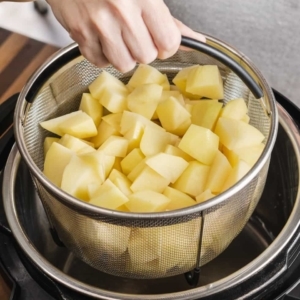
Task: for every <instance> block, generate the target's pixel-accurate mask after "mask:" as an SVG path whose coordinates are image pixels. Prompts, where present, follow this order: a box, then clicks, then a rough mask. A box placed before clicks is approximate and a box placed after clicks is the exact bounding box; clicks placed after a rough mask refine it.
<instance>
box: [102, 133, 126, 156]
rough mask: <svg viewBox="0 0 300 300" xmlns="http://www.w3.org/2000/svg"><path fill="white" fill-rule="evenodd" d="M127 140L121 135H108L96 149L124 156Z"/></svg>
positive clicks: (108, 153)
mask: <svg viewBox="0 0 300 300" xmlns="http://www.w3.org/2000/svg"><path fill="white" fill-rule="evenodd" d="M127 148H128V140H127V139H126V138H124V137H121V136H114V135H112V136H110V137H109V138H108V139H107V140H106V141H105V142H104V143H103V144H102V145H101V146H100V147H99V149H98V151H102V152H104V153H105V154H107V155H112V156H117V157H125V156H126V154H127Z"/></svg>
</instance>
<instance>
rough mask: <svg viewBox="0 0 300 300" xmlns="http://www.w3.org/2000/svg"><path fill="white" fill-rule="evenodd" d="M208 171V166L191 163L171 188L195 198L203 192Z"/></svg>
mask: <svg viewBox="0 0 300 300" xmlns="http://www.w3.org/2000/svg"><path fill="white" fill-rule="evenodd" d="M209 170H210V167H209V166H206V165H204V164H201V163H199V162H197V161H191V162H189V165H188V167H187V168H186V169H185V170H184V171H183V173H182V174H181V176H180V177H179V178H178V179H177V181H176V182H175V183H174V184H172V185H171V186H172V187H173V188H175V189H177V190H179V191H181V192H183V193H186V194H188V195H190V196H193V197H196V196H197V195H199V194H200V193H202V192H203V191H204V188H205V184H206V181H207V177H208V174H209Z"/></svg>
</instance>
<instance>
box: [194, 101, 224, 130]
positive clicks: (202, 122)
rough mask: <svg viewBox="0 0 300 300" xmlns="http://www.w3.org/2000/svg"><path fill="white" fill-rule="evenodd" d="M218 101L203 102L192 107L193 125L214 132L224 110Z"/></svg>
mask: <svg viewBox="0 0 300 300" xmlns="http://www.w3.org/2000/svg"><path fill="white" fill-rule="evenodd" d="M222 105H223V104H222V103H220V102H218V100H201V101H198V103H195V104H194V105H192V118H191V120H192V124H195V125H198V126H202V127H205V128H208V129H210V130H213V129H214V128H215V125H216V123H217V120H218V117H219V115H220V112H221V109H222Z"/></svg>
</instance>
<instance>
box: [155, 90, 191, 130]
mask: <svg viewBox="0 0 300 300" xmlns="http://www.w3.org/2000/svg"><path fill="white" fill-rule="evenodd" d="M156 113H157V115H158V118H159V120H160V122H161V124H162V127H163V128H165V129H166V130H167V131H168V132H172V133H175V134H176V133H177V130H178V128H179V127H180V126H181V125H182V124H185V127H186V129H187V128H188V127H189V125H190V124H191V115H190V113H189V112H188V111H187V110H186V109H185V107H184V106H182V105H181V104H180V103H179V102H178V100H176V98H174V97H172V96H171V97H170V98H169V99H167V100H165V101H162V102H160V103H159V104H158V106H157V109H156Z"/></svg>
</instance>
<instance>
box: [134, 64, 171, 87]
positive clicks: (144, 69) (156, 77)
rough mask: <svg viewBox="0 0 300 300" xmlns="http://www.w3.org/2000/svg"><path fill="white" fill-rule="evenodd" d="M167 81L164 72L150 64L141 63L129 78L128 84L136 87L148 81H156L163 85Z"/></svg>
mask: <svg viewBox="0 0 300 300" xmlns="http://www.w3.org/2000/svg"><path fill="white" fill-rule="evenodd" d="M165 81H166V78H165V76H164V74H162V73H161V72H159V71H158V70H157V69H156V68H154V67H152V66H150V65H145V64H139V65H138V67H137V68H136V70H135V71H134V73H133V75H132V76H131V78H130V79H129V81H128V86H130V87H131V88H136V87H138V86H140V85H143V84H147V83H156V84H160V85H161V84H163V83H165Z"/></svg>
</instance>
